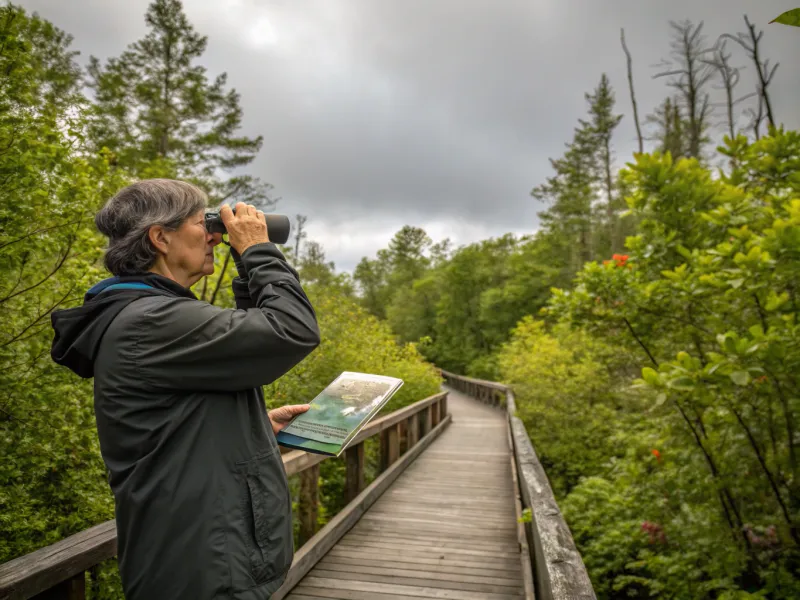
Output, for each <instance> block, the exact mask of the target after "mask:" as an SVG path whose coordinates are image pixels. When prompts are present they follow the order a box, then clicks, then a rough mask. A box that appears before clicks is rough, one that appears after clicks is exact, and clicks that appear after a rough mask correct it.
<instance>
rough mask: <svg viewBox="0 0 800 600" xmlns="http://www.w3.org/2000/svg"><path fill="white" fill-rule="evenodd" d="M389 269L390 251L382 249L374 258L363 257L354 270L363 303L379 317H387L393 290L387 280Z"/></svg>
mask: <svg viewBox="0 0 800 600" xmlns="http://www.w3.org/2000/svg"><path fill="white" fill-rule="evenodd" d="M389 270H390V267H389V252H388V251H387V250H386V249H382V250H379V251H378V255H377V257H376V258H374V259H370V258H367V257H364V258H362V259H361V261H360V262H359V263H358V264H357V265H356V268H355V271H354V272H353V279H355V281H356V283H357V284H358V287H359V296H360V298H361V303H362V305H363V306H364V308H366V309H367V310H368V311H369V312H370V313H371V314H373V315H375V316H376V317H378V318H379V319H385V318H386V308H387V306H388V304H389V300H390V298H391V291H392V290H391V288H390V287H389V284H388V282H387V277H388V274H389Z"/></svg>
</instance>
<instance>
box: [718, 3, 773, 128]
mask: <svg viewBox="0 0 800 600" xmlns="http://www.w3.org/2000/svg"><path fill="white" fill-rule="evenodd" d="M744 23H745V25H746V26H747V32H739V33H737V34H736V35H731V34H730V33H725V34H722V35H721V36H720V38H726V39H730V40H733V41H734V42H736V43H737V44H739V45H740V46H741V47H742V48H743V49H744V51H745V52H746V53H747V56H748V57H749V58H750V60H752V61H753V64H755V66H756V73H757V74H758V95H759V97H760V100H759V108H758V110H759V112H761V111H763V110H764V109H766V117H767V124H768V125H769V126H770V127H775V114H774V113H773V112H772V103H771V102H770V100H769V91H768V89H769V84H770V83H772V79H773V78H774V77H775V71H777V70H778V66H779V65H780V63H775V64H774V65H772V66H771V67H770V64H769V63H770V61H769V59H767V60H764V61H762V60H761V52H760V50H759V44H760V43H761V38H762V37H764V31H763V30H762V31H759V32H758V33H756V27H755V25H754V24H753V23H751V22H750V19H748V18H747V15H745V16H744ZM762 118H763V117H762ZM759 124H760V120H759ZM756 138H758V136H756Z"/></svg>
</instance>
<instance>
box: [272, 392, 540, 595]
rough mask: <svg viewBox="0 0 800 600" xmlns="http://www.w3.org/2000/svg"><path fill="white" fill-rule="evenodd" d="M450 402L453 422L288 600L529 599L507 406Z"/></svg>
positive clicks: (454, 395)
mask: <svg viewBox="0 0 800 600" xmlns="http://www.w3.org/2000/svg"><path fill="white" fill-rule="evenodd" d="M447 406H448V411H449V412H450V414H451V415H452V418H453V422H452V424H451V425H450V426H449V427H448V428H447V429H446V430H445V431H444V433H442V435H441V437H439V438H438V439H436V440H435V441H434V442H433V443H432V444H431V446H430V447H429V448H428V449H426V450H425V451H424V452H423V453H422V454H421V455H420V456H419V458H417V459H416V460H415V461H414V462H413V464H411V465H410V466H409V467H408V469H407V470H406V471H405V472H404V473H403V474H402V475H400V477H399V478H398V479H397V481H396V482H395V483H394V484H393V485H392V486H391V487H390V488H389V489H388V490H387V491H386V492H385V493H384V494H383V496H381V498H380V499H379V500H378V501H377V502H376V503H375V504H374V505H373V506H372V507H371V508H370V509H369V510H368V511H367V513H366V514H365V515H364V516H363V517H362V518H361V519H360V521H359V522H358V523H357V524H356V525H355V527H353V528H352V529H351V530H350V531H349V532H348V533H347V534H346V535H345V536H344V537H343V538H342V539H341V540H340V541H339V542H338V543H337V544H336V546H335V547H334V548H333V549H331V550H330V551H329V552H328V553H327V554H326V555H325V557H324V558H323V559H322V560H321V561H320V562H318V563H317V564H316V566H315V567H314V568H313V569H312V570H311V571H310V572H309V573H308V575H306V576H305V577H304V578H303V579H302V580H301V581H300V583H299V584H298V585H297V586H296V587H295V588H294V589H293V590H292V592H291V593H290V594H289V595H288V596H287V600H320V599H322V598H327V599H339V600H373V599H380V598H383V599H385V600H413V599H419V598H439V599H449V600H510V599H517V598H524V588H523V572H522V567H521V565H522V562H521V559H520V545H519V542H518V540H517V522H516V512H515V490H514V484H513V480H512V470H511V452H510V450H509V446H508V433H507V424H506V417H505V413H504V412H503V411H501V410H498V409H496V408H491V407H489V406H486V405H484V404H481V403H480V402H478V401H477V400H474V399H472V398H470V397H468V396H465V395H463V394H460V393H458V392H456V391H453V390H450V393H449V397H448V402H447ZM526 559H527V557H526Z"/></svg>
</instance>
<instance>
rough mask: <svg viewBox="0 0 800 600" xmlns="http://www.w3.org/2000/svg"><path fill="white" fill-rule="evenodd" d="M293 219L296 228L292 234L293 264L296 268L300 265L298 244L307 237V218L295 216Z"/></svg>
mask: <svg viewBox="0 0 800 600" xmlns="http://www.w3.org/2000/svg"><path fill="white" fill-rule="evenodd" d="M295 219H296V221H297V227H296V228H295V229H296V233H295V234H294V264H295V266H297V265H298V264H300V263H299V261H300V244H301V243H302V241H303V240H304V239H305V238H306V237H307V235H308V234H307V233H306V229H305V225H306V221H308V217H307V216H306V215H296V216H295Z"/></svg>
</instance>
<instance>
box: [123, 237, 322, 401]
mask: <svg viewBox="0 0 800 600" xmlns="http://www.w3.org/2000/svg"><path fill="white" fill-rule="evenodd" d="M242 260H243V261H244V263H245V265H246V267H247V273H248V282H247V285H248V289H249V292H250V299H251V301H252V303H253V308H248V309H246V310H243V309H223V308H219V307H217V306H212V305H210V304H207V303H205V302H201V301H199V300H190V299H176V298H166V297H157V298H153V299H151V300H150V301H148V302H147V303H146V307H145V306H143V307H142V308H143V310H144V313H143V314H142V315H141V318H138V319H137V320H136V324H137V326H136V328H137V331H136V336H135V337H136V344H135V347H134V351H133V356H132V358H133V360H134V366H135V367H136V369H137V370H138V372H139V374H140V376H141V377H142V378H143V379H145V380H146V381H147V382H148V383H150V384H151V385H153V386H154V387H157V388H160V389H175V390H207V391H223V392H224V391H238V390H246V389H252V388H254V387H258V386H261V385H265V384H268V383H271V382H272V381H274V380H275V379H277V378H278V377H280V376H282V375H283V374H284V373H286V372H287V371H288V370H289V369H291V368H292V367H293V366H295V365H296V364H297V363H299V362H300V361H301V360H302V359H303V358H305V357H306V356H308V355H309V354H310V353H311V352H312V351H313V350H314V348H316V347H317V346H318V345H319V342H320V335H319V328H318V325H317V318H316V314H315V313H314V308H313V307H312V306H311V302H309V300H308V298H307V297H306V294H305V292H304V291H303V288H302V287H301V286H300V282H299V281H298V278H297V274H296V272H295V271H294V269H292V267H291V266H289V264H288V263H287V262H286V260H285V259H284V257H283V255H282V254H281V252H280V250H278V249H277V247H276V246H275V245H274V244H272V243H264V244H258V245H256V246H252V247H251V248H248V249H247V251H246V252H245V253H244V255H243V256H242ZM142 304H143V305H144V304H145V303H142Z"/></svg>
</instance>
